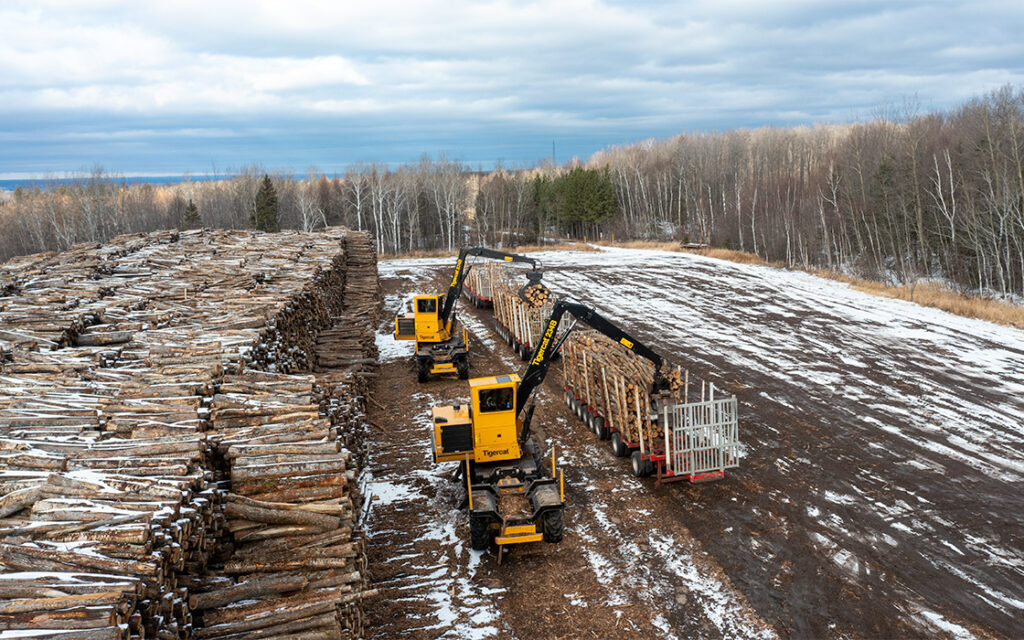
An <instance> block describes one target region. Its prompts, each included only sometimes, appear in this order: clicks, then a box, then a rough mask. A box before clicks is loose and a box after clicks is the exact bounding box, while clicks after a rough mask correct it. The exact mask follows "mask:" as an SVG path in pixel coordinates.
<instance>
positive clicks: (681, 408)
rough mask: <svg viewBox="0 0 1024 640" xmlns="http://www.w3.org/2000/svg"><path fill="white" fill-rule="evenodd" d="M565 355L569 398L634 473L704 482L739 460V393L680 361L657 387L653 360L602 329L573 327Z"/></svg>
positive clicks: (576, 409)
mask: <svg viewBox="0 0 1024 640" xmlns="http://www.w3.org/2000/svg"><path fill="white" fill-rule="evenodd" d="M562 357H563V375H564V380H565V401H566V404H567V405H568V406H569V408H570V409H572V410H573V412H574V413H575V414H576V416H577V417H578V418H579V419H580V420H582V421H583V422H584V423H585V424H586V425H587V427H588V428H589V429H590V430H591V431H592V432H594V434H595V435H596V436H597V437H598V438H599V439H601V440H609V441H610V443H611V448H612V452H613V453H614V454H615V455H616V456H618V457H626V456H629V457H630V458H631V460H630V462H631V468H632V471H633V474H634V475H636V476H639V477H642V476H647V475H651V474H652V473H653V474H655V475H656V476H657V478H658V483H662V482H670V481H675V480H689V481H691V482H703V481H708V480H717V479H720V478H722V477H724V475H725V470H726V469H729V468H732V467H736V466H738V464H739V437H738V436H739V434H738V422H737V404H736V398H735V396H728V395H724V394H722V393H721V392H717V393H716V389H715V387H714V385H713V384H708V383H705V382H703V381H698V380H696V379H694V378H692V377H691V376H690V375H689V372H686V371H683V370H681V369H678V368H676V369H673V370H672V371H670V372H668V373H667V374H665V375H663V376H662V377H661V379H660V380H659V385H660V389H659V390H658V391H657V392H654V390H653V389H654V387H655V386H656V385H655V375H656V371H655V366H654V364H653V363H651V362H650V361H648V360H645V359H643V358H641V357H639V356H637V355H636V354H635V353H633V352H632V351H631V350H630V349H628V348H626V347H625V346H623V345H622V344H620V343H619V342H616V341H614V340H611V339H610V338H608V337H607V336H604V335H601V334H600V333H597V332H595V331H577V332H575V333H573V334H572V335H571V336H570V337H569V338H568V339H567V340H566V341H565V343H564V344H563V346H562Z"/></svg>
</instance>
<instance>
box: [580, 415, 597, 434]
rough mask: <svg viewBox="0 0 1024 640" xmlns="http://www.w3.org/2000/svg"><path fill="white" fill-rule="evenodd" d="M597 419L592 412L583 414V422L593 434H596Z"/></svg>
mask: <svg viewBox="0 0 1024 640" xmlns="http://www.w3.org/2000/svg"><path fill="white" fill-rule="evenodd" d="M596 418H597V416H595V415H594V414H593V413H592V412H590V411H587V412H586V413H584V414H583V422H585V423H586V425H587V429H590V431H591V433H593V432H594V420H595V419H596Z"/></svg>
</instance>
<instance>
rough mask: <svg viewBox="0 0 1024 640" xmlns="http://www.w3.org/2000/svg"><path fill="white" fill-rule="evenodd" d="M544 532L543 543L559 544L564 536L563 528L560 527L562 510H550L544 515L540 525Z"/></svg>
mask: <svg viewBox="0 0 1024 640" xmlns="http://www.w3.org/2000/svg"><path fill="white" fill-rule="evenodd" d="M541 528H542V529H543V532H544V542H550V543H555V542H561V541H562V536H563V535H564V534H565V527H564V526H563V525H562V510H561V509H552V510H551V511H548V512H547V513H545V514H544V521H543V522H542V523H541Z"/></svg>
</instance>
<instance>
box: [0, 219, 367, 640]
mask: <svg viewBox="0 0 1024 640" xmlns="http://www.w3.org/2000/svg"><path fill="white" fill-rule="evenodd" d="M353 235H354V237H355V238H357V239H359V238H360V234H353ZM363 240H365V238H362V239H361V240H360V241H363ZM346 242H347V237H346V232H345V231H344V230H340V229H331V230H327V232H325V233H323V234H297V233H296V234H292V233H285V234H276V235H273V236H268V235H262V234H252V233H248V232H226V231H225V232H210V231H202V230H199V231H193V232H184V233H182V234H180V235H179V234H177V233H176V232H162V233H156V234H144V235H134V236H122V237H119V238H115V239H114V241H112V242H111V243H110V244H109V245H104V246H102V247H100V246H88V245H86V246H78V247H75V248H74V249H72V250H71V251H69V252H66V253H65V254H42V255H38V256H28V257H23V258H19V259H17V260H16V261H12V262H11V263H7V264H5V265H0V286H2V289H0V290H2V292H3V295H2V296H0V326H2V327H3V329H4V331H6V333H3V334H0V350H2V351H3V357H0V632H2V631H5V630H16V631H17V633H18V634H19V635H20V636H25V637H31V636H33V635H37V636H40V637H42V636H44V635H45V637H51V638H143V637H159V638H188V637H192V636H195V635H198V634H199V633H200V632H201V631H200V630H199V629H198V626H197V622H200V621H202V622H204V623H208V620H207V618H208V617H209V614H210V613H211V611H212V610H214V607H211V606H204V607H202V608H200V609H199V611H200V612H201V615H199V616H193V611H194V606H195V603H193V602H192V598H191V596H190V594H194V593H195V592H197V590H200V589H203V590H205V589H207V588H208V587H209V586H210V580H211V575H214V576H216V579H220V580H232V581H233V580H235V578H234V577H232V576H234V575H236V574H227V571H228V568H229V567H232V566H234V565H232V564H231V563H232V562H234V560H232V559H231V553H232V552H233V551H234V549H235V545H237V544H238V542H237V541H236V540H235V537H234V532H233V531H231V530H229V529H228V527H227V525H228V524H229V523H230V522H232V521H233V520H234V521H236V523H237V518H234V517H233V515H232V514H235V513H236V512H237V507H229V506H228V505H231V504H234V503H235V502H238V501H244V500H255V501H256V502H258V503H259V504H255V505H253V504H249V505H248V507H247V508H262V509H267V506H266V505H268V504H270V505H273V507H272V509H273V510H274V511H275V512H286V516H287V513H288V512H291V511H293V510H295V511H298V512H309V511H310V507H308V506H305V507H302V508H298V507H282V506H280V504H279V503H277V502H273V501H267V500H263V498H267V497H273V496H272V495H271V496H268V495H266V494H272V492H268V491H264V492H260V493H258V494H252V495H253V496H255V497H249V495H246V493H244V492H237V491H235V490H234V488H233V487H232V485H231V480H232V477H231V465H230V464H229V461H230V460H231V459H232V458H230V457H228V452H229V451H231V448H230V447H231V445H224V444H223V443H222V442H221V436H222V435H224V433H225V430H226V429H228V427H226V426H225V424H229V423H225V422H224V420H228V418H227V417H226V416H227V415H230V414H225V413H223V412H222V414H220V415H219V416H218V417H219V419H220V420H221V422H220V423H219V424H218V425H216V426H214V422H213V421H212V420H211V417H212V415H213V411H214V410H215V409H216V408H217V406H216V403H215V399H217V398H218V397H223V398H227V397H230V396H231V395H232V394H233V393H235V392H234V391H232V390H231V389H232V388H231V387H230V386H228V387H226V389H225V388H224V385H225V380H229V381H230V382H229V384H238V382H237V381H236V380H235V378H237V377H238V375H240V372H242V371H243V369H244V368H245V367H246V366H249V367H258V368H264V369H276V370H279V371H280V370H295V369H300V368H302V367H306V368H308V367H310V366H312V365H314V364H315V360H316V357H317V349H316V342H315V334H316V332H317V331H318V330H320V329H323V328H327V327H330V326H332V325H333V324H334V323H335V322H336V321H337V320H338V318H339V317H340V314H341V313H342V311H343V307H344V305H343V298H344V294H343V293H342V291H341V290H339V287H343V285H344V284H345V271H346V270H347V269H348V268H349V267H348V263H347V261H346V260H345V256H344V253H345V252H344V248H343V245H344V244H345V243H346ZM373 277H374V280H375V278H376V273H375V270H374V273H373ZM311 334H312V336H313V337H312V338H311V337H310V335H311ZM265 345H272V348H265ZM244 375H246V376H250V377H251V376H253V375H257V374H256V373H253V372H246V373H245V374H244ZM259 375H273V374H268V373H261V374H259ZM300 378H301V380H300V381H298V382H295V381H293V382H292V384H298V385H300V386H301V389H299V391H300V392H301V393H300V395H298V396H294V395H292V394H291V392H290V391H282V390H281V389H277V390H275V389H273V388H272V387H270V386H267V385H265V384H264V386H263V387H262V391H261V392H260V393H261V394H265V395H275V394H276V399H274V400H267V402H265V403H264V402H260V403H256V405H255V406H256V407H257V414H258V415H260V416H262V417H260V418H258V419H259V420H263V419H264V418H265V417H266V416H267V415H269V414H268V413H267V412H266V411H264V413H262V414H260V413H258V412H259V411H262V410H263V409H262V408H261V407H262V406H263V405H267V406H272V407H275V408H276V407H279V406H280V405H291V407H292V408H294V407H296V406H298V407H301V408H300V409H298V410H297V413H298V414H300V416H296V423H303V422H304V423H305V424H307V426H309V427H310V428H312V425H317V428H316V429H315V430H314V433H316V434H317V437H318V438H320V439H322V440H324V442H326V443H329V446H330V447H333V448H334V457H335V458H336V459H337V460H338V461H340V464H341V465H343V466H344V470H345V473H343V474H342V477H343V478H344V480H343V483H344V489H343V490H344V491H346V492H347V493H346V494H345V496H344V499H347V500H348V502H349V503H351V504H352V506H351V507H347V509H348V511H347V512H346V513H348V514H349V521H351V524H346V523H345V521H344V518H343V515H342V511H344V509H343V508H342V507H339V506H335V505H334V504H333V503H330V502H328V503H326V505H327V506H326V507H325V506H323V505H321V506H317V507H315V509H314V511H313V512H312V513H314V516H313V519H314V520H316V519H317V517H320V519H319V520H317V522H319V523H320V525H324V524H325V523H330V524H331V525H332V526H333V525H334V524H338V525H339V526H337V527H333V528H332V529H331V531H332V535H339V532H342V531H343V530H344V528H345V526H348V527H349V529H352V528H353V526H354V524H355V520H354V518H353V517H352V516H351V514H353V513H357V512H358V497H357V495H356V494H355V492H354V491H352V490H351V489H349V487H350V486H351V485H349V478H348V477H347V475H346V474H348V473H349V472H351V471H353V469H352V468H351V467H349V466H347V465H348V464H349V460H351V455H350V454H348V453H347V452H346V451H344V450H343V449H341V448H340V446H339V440H344V438H341V433H342V432H343V431H345V432H347V430H355V431H357V430H358V429H356V428H355V427H354V426H353V425H352V423H345V422H344V420H351V421H355V420H357V419H358V418H359V417H360V416H361V410H360V408H361V405H359V401H361V398H359V396H357V395H356V394H357V393H358V392H359V384H358V383H357V382H350V383H345V382H344V381H342V380H336V381H335V380H332V381H330V382H329V384H324V385H320V384H317V385H315V387H314V388H315V389H316V391H315V392H309V391H308V390H307V387H309V383H308V376H306V377H300ZM331 392H337V393H344V394H349V395H346V396H344V397H340V398H337V399H332V398H330V397H328V394H329V393H331ZM307 397H308V400H304V398H307ZM296 398H298V400H297V399H296ZM296 402H300V404H298V405H296ZM321 407H324V408H325V409H331V408H332V407H334V409H333V413H331V414H330V415H328V416H326V417H323V416H322V412H321V409H320V408H321ZM342 407H347V408H348V411H347V412H345V411H342V410H341V408H342ZM219 408H220V409H222V410H225V411H226V407H224V406H220V407H219ZM275 415H276V416H277V417H279V418H280V417H282V414H280V413H277V414H275ZM283 415H288V413H285V414H283ZM244 419H245V418H243V420H244ZM249 419H250V420H252V419H254V418H249ZM324 425H327V429H326V432H324V430H323V428H322V427H323V426H324ZM289 426H291V427H293V428H294V427H295V425H294V424H292V425H289ZM359 428H362V427H359ZM231 431H232V435H239V434H238V433H235V432H236V431H238V429H236V428H231ZM266 436H267V434H262V436H254V438H255V441H254V442H252V443H248V444H254V445H257V444H259V443H262V442H264V441H266V440H270V441H273V440H274V438H273V437H272V436H271V437H269V438H267V437H266ZM346 437H348V436H347V434H346ZM278 442H287V440H278ZM303 442H305V440H303ZM234 444H235V445H238V446H243V445H244V444H245V443H244V442H243V441H241V440H238V439H237V438H236V440H235V442H234ZM225 446H227V448H226V449H225V448H224V447H225ZM324 450H325V451H326V448H325V449H324ZM267 455H285V454H283V453H274V454H267ZM296 455H297V454H296ZM317 455H328V454H326V453H324V454H317ZM246 459H247V461H248V462H250V463H251V462H252V461H251V460H249V459H248V458H246ZM289 460H290V461H291V464H293V465H294V463H295V462H296V460H295V459H294V458H292V459H289V458H284V459H282V461H281V464H289ZM256 464H266V463H264V462H260V461H257V462H256ZM333 464H334V466H338V462H335V463H333ZM243 466H246V465H240V466H239V467H238V469H239V471H241V469H242V467H243ZM241 475H242V476H244V472H242V474H241ZM240 478H241V476H239V482H240V483H241V479H240ZM335 482H338V481H335ZM240 486H247V485H245V484H244V483H243V484H240ZM286 488H287V487H284V486H282V490H284V489H286ZM294 488H295V487H294V483H293V486H292V489H294ZM246 490H248V489H246ZM229 497H230V498H232V499H231V500H228V499H227V498H229ZM327 500H335V501H337V504H338V505H340V504H341V502H342V501H343V498H342V497H339V496H332V497H331V498H329V499H327ZM305 502H306V501H305V500H303V501H300V503H299V504H305ZM285 504H291V503H285ZM325 508H326V509H328V510H329V511H330V512H329V513H321V512H318V511H316V509H320V510H322V509H325ZM291 517H292V519H293V520H294V519H296V518H299V519H302V518H305V519H307V520H308V519H309V516H308V515H305V513H300V514H299V515H298V516H295V515H294V514H292V515H291ZM302 526H309V525H302ZM325 531H326V530H325ZM249 533H250V536H251V535H252V532H249ZM321 533H323V532H321ZM317 535H320V534H317ZM346 535H348V536H349V537H350V538H352V539H353V540H357V532H356V533H351V532H350V533H348V534H346ZM244 542H245V543H246V544H249V543H253V541H252V540H251V538H249V539H246V540H244ZM264 542H265V541H264ZM317 545H320V546H324V547H331V548H333V543H331V542H325V541H324V540H322V539H321V540H318V541H314V540H311V539H305V540H303V541H302V543H301V544H295V545H290V546H286V547H284V548H282V549H276V550H275V551H274V554H275V557H278V556H279V555H280V554H283V553H285V552H287V551H290V550H292V549H294V550H295V551H296V553H297V554H299V555H300V556H301V555H302V554H303V553H305V554H306V555H307V556H308V555H313V554H314V553H316V554H319V553H320V552H319V551H316V552H314V551H312V550H313V549H317V548H318V546H317ZM351 545H352V546H353V548H355V546H356V542H352V543H351ZM266 548H268V547H264V549H266ZM302 550H305V551H302ZM358 557H359V555H358V554H356V555H354V556H353V558H354V559H353V560H351V562H350V561H349V559H348V558H345V562H346V563H349V564H352V565H358ZM336 564H340V563H336ZM236 568H237V567H236ZM346 573H348V574H350V573H352V572H351V571H348V572H346ZM237 575H249V574H237ZM361 575H362V572H361V571H360V576H361ZM313 578H314V583H315V584H316V587H315V588H314V589H313V590H312V591H310V593H312V594H313V596H312V597H313V598H314V599H316V598H321V596H323V593H322V591H323V590H324V589H335V590H336V591H338V590H341V591H345V594H344V595H343V596H342V595H338V596H337V598H336V599H335V600H334V601H332V603H333V604H331V605H330V607H331V608H332V610H333V611H335V612H336V613H337V616H336V617H337V619H338V621H339V624H338V626H337V634H336V635H338V636H339V637H340V634H341V633H342V631H341V630H342V629H350V630H351V629H356V628H358V625H359V619H358V618H359V615H358V601H359V598H360V596H359V594H360V592H361V590H362V588H363V584H362V582H361V581H352V580H349V581H347V582H344V581H340V579H339V578H337V576H335V575H327V576H317V575H314V576H313ZM323 580H327V581H328V583H331V581H333V583H332V584H327V583H324V582H323ZM317 581H320V582H317ZM243 582H245V581H243ZM275 593H282V592H281V591H277V592H275ZM296 593H297V594H298V595H297V596H296V598H298V599H300V600H301V599H302V598H304V597H306V595H307V594H306V593H305V592H304V591H301V590H300V591H296ZM335 595H337V594H335ZM317 601H318V602H320V604H319V605H315V606H314V605H310V607H311V608H312V609H316V610H317V611H319V610H320V609H317V607H318V606H319V607H321V608H323V607H324V606H326V605H324V604H323V603H324V602H327V600H323V599H321V600H317ZM339 603H341V604H340V605H339ZM206 604H207V605H208V602H207V603H206ZM297 606H299V605H297ZM301 606H305V605H301ZM254 615H255V614H254ZM257 617H258V616H257ZM212 619H213V620H217V618H216V616H214V617H213V618H212ZM55 630H60V631H61V632H62V633H60V634H57V635H52V633H53V632H54V631H55ZM246 633H247V634H248V633H249V632H246ZM47 634H50V635H47ZM239 637H249V636H248V635H243V636H239Z"/></svg>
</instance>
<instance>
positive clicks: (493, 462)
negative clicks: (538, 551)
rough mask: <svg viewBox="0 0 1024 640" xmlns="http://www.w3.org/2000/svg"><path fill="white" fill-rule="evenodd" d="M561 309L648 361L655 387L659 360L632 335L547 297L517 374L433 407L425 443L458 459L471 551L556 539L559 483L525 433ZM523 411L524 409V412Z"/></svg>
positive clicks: (561, 501) (557, 340) (440, 457)
mask: <svg viewBox="0 0 1024 640" xmlns="http://www.w3.org/2000/svg"><path fill="white" fill-rule="evenodd" d="M565 313H570V314H572V316H573V317H574V318H575V319H576V321H577V322H583V323H585V324H587V325H589V326H590V327H592V328H594V329H596V330H597V331H599V332H601V333H603V334H605V335H607V336H608V337H610V338H612V339H613V340H615V341H617V342H619V343H620V344H622V345H623V346H625V347H626V348H627V349H631V350H633V351H635V352H636V353H637V354H638V355H641V356H643V357H645V358H649V359H650V360H651V361H652V362H654V363H655V365H656V369H657V371H658V373H656V376H655V378H656V382H655V386H656V387H657V386H659V385H663V384H664V383H663V380H664V379H663V378H662V377H661V375H660V368H661V364H662V360H661V358H660V357H658V355H657V354H655V353H654V352H653V351H651V350H650V349H649V348H648V347H646V346H645V345H643V344H642V343H641V342H640V341H638V340H637V339H636V338H634V337H632V336H630V335H629V334H627V333H626V332H625V331H623V330H622V329H620V328H619V327H617V326H616V325H614V324H612V323H611V322H610V321H609V320H607V319H605V318H604V317H602V316H601V315H599V314H598V313H597V312H596V311H594V310H593V309H591V308H590V307H587V306H585V305H582V304H577V303H574V302H566V301H562V300H559V301H557V302H555V304H554V307H553V308H552V311H551V314H550V316H549V318H548V320H547V323H546V325H545V330H544V334H543V337H542V338H541V339H540V340H539V341H538V343H537V347H536V349H535V350H534V352H533V356H532V357H531V358H530V364H529V366H528V367H527V368H526V371H525V373H524V374H523V376H522V378H520V377H519V376H518V375H516V374H514V373H513V374H506V375H499V376H490V377H486V378H474V379H472V380H470V381H469V390H470V401H469V403H467V404H454V405H445V406H440V407H435V408H434V409H433V411H432V415H431V418H432V424H433V429H432V431H431V440H432V444H433V455H434V461H435V462H460V463H461V465H460V475H463V476H464V478H465V481H466V488H467V501H466V504H467V506H468V507H469V532H470V544H471V546H472V548H473V549H477V550H481V549H487V548H488V547H489V546H490V544H491V542H492V541H494V542H496V543H497V545H498V561H499V562H500V561H501V554H502V552H503V549H504V547H505V546H506V545H511V544H518V543H525V542H538V541H540V540H544V541H545V542H551V543H554V542H559V541H560V540H561V539H562V533H563V526H562V510H563V507H564V505H565V485H564V479H563V476H562V473H561V471H560V470H558V469H557V467H556V464H555V452H554V449H553V448H552V451H551V453H550V454H549V455H550V462H549V457H548V456H542V455H541V451H540V449H539V448H538V446H537V443H536V442H534V440H533V438H532V437H531V436H530V421H531V419H532V418H533V410H534V405H533V404H532V403H531V404H530V406H529V407H526V404H527V401H528V400H529V398H530V396H531V394H532V393H533V391H534V390H535V389H536V388H537V387H538V386H539V385H540V384H541V382H543V381H544V378H545V377H546V376H547V373H548V368H549V367H550V365H551V361H552V359H553V358H554V357H555V356H556V355H557V354H558V350H559V349H560V348H561V346H562V343H563V342H564V341H565V339H566V338H567V337H568V336H569V334H570V333H571V332H572V330H573V329H574V328H575V327H576V322H574V323H573V324H572V325H571V326H570V327H569V328H568V330H566V331H564V332H563V333H562V334H561V335H560V336H559V335H558V326H559V323H560V322H561V320H562V316H563V315H564V314H565ZM524 408H525V411H524Z"/></svg>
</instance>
